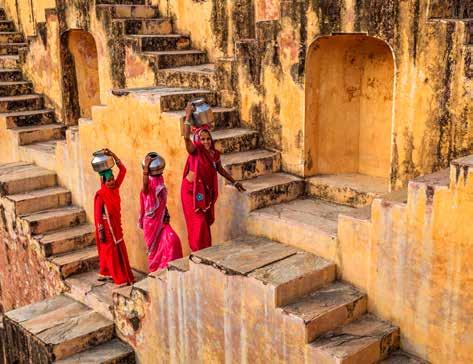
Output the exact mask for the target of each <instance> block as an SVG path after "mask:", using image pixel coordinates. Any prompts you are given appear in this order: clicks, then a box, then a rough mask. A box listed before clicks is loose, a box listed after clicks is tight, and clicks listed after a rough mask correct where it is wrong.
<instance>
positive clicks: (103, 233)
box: [99, 230, 107, 243]
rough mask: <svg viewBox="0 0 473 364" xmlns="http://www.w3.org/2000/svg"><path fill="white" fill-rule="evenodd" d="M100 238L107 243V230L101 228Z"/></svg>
mask: <svg viewBox="0 0 473 364" xmlns="http://www.w3.org/2000/svg"><path fill="white" fill-rule="evenodd" d="M99 238H100V242H101V243H105V241H106V240H107V238H106V236H105V230H99Z"/></svg>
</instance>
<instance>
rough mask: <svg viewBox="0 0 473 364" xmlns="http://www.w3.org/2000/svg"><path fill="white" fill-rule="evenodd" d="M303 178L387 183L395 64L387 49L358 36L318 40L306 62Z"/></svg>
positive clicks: (383, 45) (373, 39)
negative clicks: (364, 179)
mask: <svg viewBox="0 0 473 364" xmlns="http://www.w3.org/2000/svg"><path fill="white" fill-rule="evenodd" d="M306 67H307V68H306V104H305V111H306V112H305V132H306V143H307V145H306V151H307V155H306V158H307V161H308V163H306V171H305V172H306V175H308V176H311V175H316V174H345V173H351V174H353V173H354V174H362V175H368V176H374V177H384V178H388V177H389V174H390V169H391V168H390V165H391V131H392V124H393V122H392V120H393V92H394V91H393V89H394V87H393V85H394V58H393V54H392V51H391V49H390V48H389V46H388V45H387V44H386V43H385V42H383V41H381V40H379V39H376V38H373V37H369V36H366V35H360V34H343V35H333V36H327V37H321V38H318V39H317V40H315V41H314V43H313V44H312V45H311V46H310V48H309V52H308V57H307V61H306Z"/></svg>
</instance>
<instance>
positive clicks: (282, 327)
mask: <svg viewBox="0 0 473 364" xmlns="http://www.w3.org/2000/svg"><path fill="white" fill-rule="evenodd" d="M151 277H152V281H153V282H152V284H156V285H157V291H156V293H155V294H156V295H157V296H158V297H159V300H160V302H161V305H160V307H159V312H158V314H159V317H164V318H166V317H168V318H176V320H177V322H176V323H173V324H171V323H169V322H167V320H166V319H163V320H160V322H158V323H157V325H158V327H157V332H158V334H159V337H158V339H159V340H160V342H162V343H163V344H164V345H163V347H162V348H160V349H159V350H160V351H162V352H161V354H162V356H160V355H158V361H159V362H166V361H169V360H170V358H171V360H174V361H176V362H182V363H184V362H190V361H191V360H192V359H193V360H197V361H199V360H202V357H199V355H205V357H206V358H213V360H215V361H216V362H225V361H226V360H228V358H230V357H231V358H232V360H233V361H235V362H245V361H246V360H247V359H248V358H250V357H251V353H252V352H256V351H257V352H258V353H259V354H258V359H259V361H261V362H294V363H302V362H313V363H325V364H327V363H363V364H368V363H377V362H380V361H382V360H385V359H386V361H385V363H395V362H396V360H397V359H399V358H400V361H398V362H400V363H406V362H409V361H408V360H412V361H410V362H411V363H422V361H420V360H418V359H415V358H409V357H407V354H404V353H400V352H398V351H397V350H398V347H399V329H398V328H397V327H394V326H392V325H391V324H389V323H387V322H385V321H382V320H380V319H378V318H376V317H375V316H373V315H371V314H368V313H367V311H366V307H367V297H366V294H364V293H363V292H361V291H359V290H357V289H356V288H355V287H353V286H351V285H350V284H347V283H344V282H340V281H336V278H335V277H336V266H335V265H334V264H333V263H331V262H329V261H327V260H325V259H323V258H320V257H318V256H315V255H313V254H310V253H307V252H305V251H302V250H299V249H296V248H293V247H289V246H287V245H283V244H279V243H276V242H274V241H271V240H268V239H266V238H256V237H254V236H244V237H241V238H238V239H236V240H233V241H230V242H227V243H224V244H222V245H217V246H214V247H211V248H208V249H204V250H201V251H199V252H196V253H193V254H191V256H190V258H184V259H181V260H177V261H174V262H172V263H171V264H170V266H169V267H168V269H167V270H164V271H159V272H156V273H154V274H152V275H151ZM237 292H238V293H237ZM156 299H158V298H156ZM178 302H179V303H180V302H195V305H181V304H178ZM199 304H205V307H206V313H200V314H199V313H197V311H198V309H197V308H196V307H195V306H199ZM242 317H244V319H242ZM167 325H171V326H172V327H173V330H174V331H173V333H172V334H169V333H168V332H169V331H168V330H170V329H168V326H167ZM171 326H170V327H171ZM188 333H192V335H194V336H193V340H185V339H183V338H184V337H185V336H186V334H188ZM200 342H209V343H210V342H211V343H212V344H211V345H210V344H209V345H205V347H204V348H201V349H198V348H196V345H198V343H200ZM270 343H272V344H270ZM203 353H205V354H203ZM391 353H393V355H392V357H391V356H390V354H391ZM388 357H389V359H387V358H388ZM191 358H192V359H191Z"/></svg>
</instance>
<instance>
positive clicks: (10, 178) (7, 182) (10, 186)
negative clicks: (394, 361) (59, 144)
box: [0, 162, 57, 196]
mask: <svg viewBox="0 0 473 364" xmlns="http://www.w3.org/2000/svg"><path fill="white" fill-rule="evenodd" d="M56 185H57V176H56V173H54V172H52V171H49V170H47V169H44V168H41V167H37V166H35V165H32V164H29V163H23V162H18V163H9V164H5V165H2V166H0V196H5V195H15V194H18V193H24V192H28V191H33V190H38V189H43V188H48V187H53V186H56Z"/></svg>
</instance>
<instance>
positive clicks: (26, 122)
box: [0, 109, 55, 129]
mask: <svg viewBox="0 0 473 364" xmlns="http://www.w3.org/2000/svg"><path fill="white" fill-rule="evenodd" d="M2 118H3V119H5V121H6V126H7V128H8V129H11V128H15V127H21V126H33V125H48V124H53V123H54V122H55V115H54V110H51V109H41V110H29V111H15V112H8V113H0V120H1V119H2Z"/></svg>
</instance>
